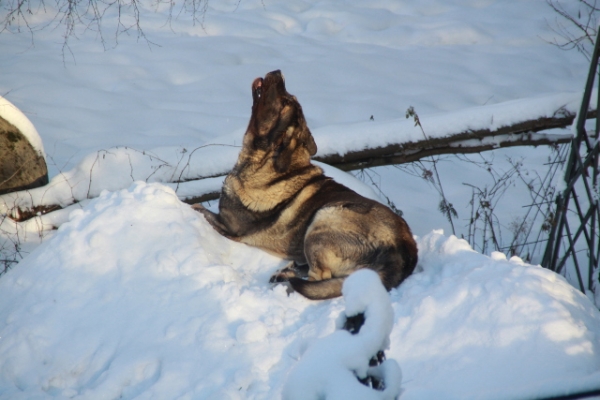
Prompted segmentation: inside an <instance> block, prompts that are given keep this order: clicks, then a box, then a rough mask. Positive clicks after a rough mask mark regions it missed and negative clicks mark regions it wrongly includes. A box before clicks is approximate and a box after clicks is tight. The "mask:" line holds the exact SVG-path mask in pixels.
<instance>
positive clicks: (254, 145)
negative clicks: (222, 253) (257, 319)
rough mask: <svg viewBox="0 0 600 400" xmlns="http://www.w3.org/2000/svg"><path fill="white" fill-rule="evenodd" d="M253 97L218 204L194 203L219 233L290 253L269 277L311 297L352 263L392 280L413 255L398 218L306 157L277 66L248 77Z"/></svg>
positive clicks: (389, 284) (301, 129)
mask: <svg viewBox="0 0 600 400" xmlns="http://www.w3.org/2000/svg"><path fill="white" fill-rule="evenodd" d="M252 98H253V105H252V116H251V117H250V123H249V124H248V129H247V131H246V134H245V135H244V141H243V146H242V150H241V152H240V155H239V158H238V161H237V163H236V165H235V167H234V168H233V170H232V171H231V173H230V174H229V175H228V176H227V178H226V179H225V183H224V185H223V188H222V192H221V199H220V202H219V214H215V213H213V212H211V211H208V210H206V209H205V208H204V207H203V206H202V205H200V204H196V205H194V208H195V209H196V210H198V211H200V212H202V213H203V214H204V216H205V217H206V219H207V220H208V222H210V224H211V225H212V226H213V227H214V228H215V229H216V230H217V231H218V232H219V233H221V234H222V235H224V236H226V237H228V238H230V239H232V240H235V241H238V242H242V243H246V244H248V245H250V246H256V247H259V248H261V249H264V250H266V251H268V252H269V253H272V254H275V255H277V256H279V257H282V258H285V259H288V260H291V261H292V262H291V263H290V264H289V265H288V266H287V267H286V268H284V269H282V270H280V271H278V272H277V273H276V274H275V275H273V277H272V278H271V282H283V281H289V283H290V284H291V286H292V287H293V289H294V290H296V291H298V292H299V293H301V294H302V295H304V296H306V297H308V298H310V299H328V298H332V297H337V296H340V295H341V289H342V283H343V281H344V279H345V278H346V277H347V276H348V275H350V274H351V273H352V272H354V271H356V270H358V269H360V268H370V269H373V270H374V271H376V272H377V273H378V274H379V276H380V277H381V281H382V282H383V284H384V286H385V287H386V289H387V290H390V289H392V288H393V287H396V286H398V285H399V284H400V283H401V282H402V281H403V280H404V279H405V278H406V277H407V276H409V275H410V274H411V273H412V272H413V270H414V268H415V265H416V263H417V246H416V243H415V241H414V239H413V237H412V234H411V232H410V229H409V227H408V225H407V224H406V222H405V221H404V219H402V218H401V217H399V216H398V215H396V214H394V213H393V212H392V211H391V210H390V209H389V208H387V207H385V206H383V205H382V204H380V203H378V202H375V201H373V200H370V199H366V198H364V197H362V196H360V195H359V194H357V193H355V192H354V191H352V190H350V189H348V188H347V187H345V186H342V185H340V184H338V183H336V182H335V181H334V180H333V179H331V178H329V177H327V176H325V175H324V174H323V170H322V169H321V168H319V167H317V166H315V165H313V164H311V162H310V157H311V156H312V155H314V154H315V153H316V152H317V146H316V144H315V141H314V139H313V137H312V135H311V132H310V130H309V129H308V127H307V125H306V121H305V119H304V114H303V113H302V107H301V106H300V103H298V100H297V99H296V97H295V96H292V95H290V94H289V93H288V92H287V91H286V89H285V82H284V79H283V76H282V74H281V73H280V71H273V72H270V73H268V74H267V75H266V76H265V78H264V79H263V78H257V79H255V80H254V82H253V83H252ZM304 278H307V279H304Z"/></svg>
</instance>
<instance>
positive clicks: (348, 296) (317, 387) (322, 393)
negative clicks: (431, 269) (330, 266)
mask: <svg viewBox="0 0 600 400" xmlns="http://www.w3.org/2000/svg"><path fill="white" fill-rule="evenodd" d="M342 293H343V296H344V300H345V302H346V310H345V311H344V312H343V313H342V314H341V315H340V316H339V318H338V320H337V328H338V330H336V331H335V332H334V333H332V334H331V335H329V336H327V337H324V338H322V339H319V340H318V341H316V342H315V343H314V344H313V345H312V346H311V347H309V348H308V350H307V351H306V352H305V353H304V355H303V356H302V358H301V360H300V361H299V362H298V364H296V366H295V367H294V368H293V370H292V371H291V372H290V374H289V375H288V379H287V382H286V384H285V386H284V389H283V398H284V399H286V400H301V399H302V400H317V399H327V400H337V399H339V400H341V399H344V400H349V399H356V400H359V399H360V400H369V399H374V400H375V399H390V400H391V399H395V398H397V397H398V396H399V394H400V383H401V381H402V373H401V370H400V367H399V366H398V363H397V362H396V361H395V360H383V361H382V362H381V363H380V364H379V365H376V366H370V365H369V364H370V361H371V360H372V358H373V357H374V356H375V357H376V358H377V355H378V354H379V355H381V352H382V351H383V350H384V349H386V348H388V347H389V336H390V333H391V331H392V327H393V317H394V312H393V309H392V304H391V300H390V296H389V294H388V293H387V291H386V290H385V288H384V287H383V285H382V284H381V280H380V279H379V276H378V275H377V274H376V273H375V272H373V271H371V270H367V269H363V270H359V271H357V272H355V273H353V274H352V275H351V276H350V277H349V278H348V279H346V281H345V282H344V286H343V289H342ZM360 315H363V316H364V319H363V318H361V317H360ZM363 320H364V322H363V323H362V326H359V325H361V324H360V323H358V324H356V321H360V322H362V321H363ZM349 321H351V322H350V323H349ZM361 382H362V383H361ZM366 382H377V383H378V385H377V386H379V389H380V390H376V388H372V387H370V385H366V384H365V383H366ZM373 386H376V385H373Z"/></svg>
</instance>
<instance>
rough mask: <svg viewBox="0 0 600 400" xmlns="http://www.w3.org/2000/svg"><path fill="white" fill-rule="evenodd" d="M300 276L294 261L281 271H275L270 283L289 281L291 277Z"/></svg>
mask: <svg viewBox="0 0 600 400" xmlns="http://www.w3.org/2000/svg"><path fill="white" fill-rule="evenodd" d="M297 276H298V271H297V270H296V268H295V264H294V262H293V261H292V262H291V263H289V264H288V265H286V266H285V267H283V268H281V269H280V270H279V271H277V272H275V273H274V274H273V275H272V276H271V279H269V283H281V282H287V281H289V280H290V278H295V277H297Z"/></svg>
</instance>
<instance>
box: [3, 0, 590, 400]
mask: <svg viewBox="0 0 600 400" xmlns="http://www.w3.org/2000/svg"><path fill="white" fill-rule="evenodd" d="M46 6H47V7H49V9H50V10H51V7H52V5H50V4H47V5H46ZM143 11H144V13H143V19H142V27H143V29H144V32H145V34H146V37H147V39H148V41H149V42H147V41H145V40H144V39H138V38H137V36H136V34H135V32H130V34H129V35H128V34H122V35H120V36H118V45H116V43H115V37H114V28H115V27H114V26H111V25H110V23H108V21H109V18H110V16H111V13H114V10H113V11H111V12H109V13H108V14H107V15H106V17H105V19H106V21H107V25H106V26H105V28H104V31H103V38H104V45H103V44H102V41H101V40H100V37H99V35H98V33H97V32H94V31H93V30H88V31H83V30H81V31H78V32H77V39H75V38H71V39H70V40H69V42H68V43H69V47H68V48H67V49H64V48H63V36H62V35H63V31H62V28H61V27H58V28H53V26H54V25H52V22H51V15H46V16H44V15H43V14H38V15H37V16H36V17H35V18H34V22H35V23H36V24H37V26H44V24H47V23H50V26H49V27H47V28H46V29H44V30H41V31H37V32H35V33H34V35H33V37H32V36H31V35H30V34H29V33H28V32H26V31H24V32H21V33H18V32H16V31H14V30H13V31H5V32H3V33H2V34H0V46H1V47H0V48H2V50H3V56H2V57H1V58H0V71H2V73H1V74H0V96H2V97H5V98H6V99H8V100H9V101H10V102H12V103H13V104H14V105H16V106H17V107H18V108H19V109H20V110H21V111H23V112H24V114H25V115H26V116H27V117H28V118H29V119H30V120H31V122H33V125H34V126H35V127H36V129H37V131H38V132H39V135H40V136H41V138H42V141H43V146H44V148H45V151H46V155H47V161H48V163H49V171H50V177H51V179H54V180H53V183H54V184H56V185H58V182H59V181H60V179H63V178H64V177H65V176H68V177H69V179H70V180H69V182H71V185H70V186H69V189H68V190H67V189H60V190H57V191H56V193H53V194H52V196H54V198H53V200H54V199H58V200H59V201H62V200H64V201H65V203H68V202H69V201H72V199H73V198H74V197H77V196H75V194H76V193H73V192H77V191H80V192H81V196H82V197H87V196H88V194H89V195H90V196H99V197H98V198H96V199H95V200H92V201H84V202H81V203H79V204H78V205H76V206H74V207H71V208H70V209H67V210H65V211H61V212H58V213H51V214H49V215H48V216H47V218H46V219H45V220H43V221H41V220H39V219H38V220H36V219H34V220H31V221H30V222H28V223H26V224H23V225H21V226H18V227H16V226H14V224H12V225H10V226H9V225H7V224H6V223H5V222H6V220H5V221H4V222H3V225H2V229H3V230H4V231H5V232H9V233H11V232H12V233H13V234H14V233H15V232H17V233H19V235H20V236H19V237H20V240H22V244H23V253H22V254H23V255H24V256H26V257H25V259H24V260H22V261H21V262H20V263H19V264H17V265H15V266H14V267H13V268H12V269H11V270H10V271H9V272H8V273H6V274H5V275H3V276H0V398H3V399H4V398H6V399H18V398H23V399H31V398H47V397H58V398H119V397H121V398H134V397H137V396H139V398H182V399H185V398H201V399H205V398H206V399H208V398H213V399H227V398H229V399H246V398H248V399H250V398H255V399H271V398H278V397H279V396H281V394H282V390H283V387H284V384H285V382H286V380H287V379H288V376H291V375H289V374H290V371H293V370H294V368H295V366H296V365H297V364H298V363H299V360H301V359H302V355H303V354H304V352H305V351H306V350H307V349H310V348H311V345H313V344H315V343H318V340H319V339H320V338H324V337H329V335H331V334H333V333H334V331H335V327H336V320H337V319H338V316H339V315H340V314H341V313H342V312H343V310H344V309H345V301H344V300H343V299H336V300H333V301H326V302H311V301H308V300H306V299H303V298H301V297H300V296H298V295H295V294H292V295H290V296H288V295H287V294H286V292H285V290H284V288H283V287H275V288H272V287H271V286H270V285H269V284H268V283H267V282H268V278H269V276H270V275H271V274H272V273H273V272H274V271H275V270H276V269H277V268H279V267H281V266H282V261H281V260H278V259H275V258H273V257H271V256H269V255H267V254H264V253H263V252H261V251H258V250H256V249H251V248H248V247H246V246H244V245H239V244H235V243H232V242H230V241H228V240H226V239H224V238H221V237H219V236H218V235H216V234H215V233H214V232H213V231H212V229H211V228H210V226H209V225H208V224H207V223H206V222H205V221H204V220H203V218H202V217H200V216H199V215H198V214H197V213H195V212H193V211H192V210H191V209H190V208H189V206H187V205H186V204H183V203H181V202H180V201H179V200H178V196H179V197H181V196H182V192H181V190H183V189H185V190H188V189H189V190H190V191H192V192H193V191H194V190H203V189H199V188H197V187H196V188H182V187H179V186H178V185H170V187H168V186H165V185H161V184H158V183H150V184H148V183H143V182H136V183H133V184H132V181H134V180H139V179H142V180H146V179H147V178H148V177H149V176H150V175H152V177H161V179H162V180H168V179H169V177H173V176H175V177H177V176H179V174H181V173H192V172H194V173H204V174H205V176H206V175H211V174H212V173H215V172H219V170H220V169H222V168H223V166H224V167H227V165H229V166H231V165H232V164H233V162H234V160H235V155H236V154H237V152H238V151H239V148H237V147H235V146H238V145H239V144H240V143H241V137H242V134H243V132H244V130H245V127H246V124H247V121H248V118H249V112H250V105H251V96H250V84H251V82H252V80H253V79H254V78H255V77H257V76H264V74H265V73H266V72H268V71H271V70H274V69H281V70H282V71H283V73H284V74H285V76H286V84H287V88H288V91H289V92H290V93H292V94H294V95H296V96H297V97H298V99H299V101H300V102H301V104H302V106H303V109H304V112H305V115H306V117H307V121H308V124H309V127H310V128H311V130H312V131H313V133H314V135H315V139H316V142H317V145H321V150H322V151H323V149H325V148H327V146H329V147H331V143H334V144H336V143H335V140H336V139H335V138H336V137H337V143H338V144H339V146H340V147H342V146H346V145H347V143H348V140H349V138H353V139H356V138H357V137H359V136H360V135H365V136H367V138H369V137H370V134H369V133H364V132H365V131H366V130H367V128H366V127H367V126H368V124H371V123H372V124H375V125H374V126H377V127H379V128H378V132H384V131H385V132H384V133H385V134H391V133H390V132H392V133H393V130H394V129H393V128H394V126H396V125H397V126H398V127H401V126H402V125H403V124H406V123H407V121H406V120H405V118H404V115H405V111H406V109H407V108H408V107H409V106H414V107H415V110H416V111H417V112H418V113H419V116H420V119H421V122H422V124H423V126H424V128H425V130H426V131H427V130H428V129H429V128H428V122H431V123H432V125H430V127H431V129H434V128H433V126H434V125H433V122H434V121H436V118H437V120H438V121H439V118H440V117H439V116H440V115H446V116H454V117H449V119H450V120H453V121H456V120H457V119H458V118H459V117H457V116H461V115H462V116H464V115H469V116H473V115H476V114H477V112H476V111H474V110H477V109H478V108H477V107H480V106H484V105H485V106H486V107H487V106H490V107H492V106H495V105H498V107H502V104H505V102H509V101H515V102H516V103H512V104H518V105H519V107H520V108H523V109H526V108H527V104H530V100H528V99H540V98H551V99H559V100H560V101H563V102H564V103H565V104H567V103H569V104H572V103H573V102H576V99H577V98H578V96H579V93H580V92H581V90H582V89H583V83H584V80H585V77H586V74H587V60H586V59H585V58H584V57H583V56H582V55H581V54H579V53H577V52H564V51H561V50H559V49H557V48H556V47H555V46H552V45H550V44H549V43H548V42H550V41H552V40H553V38H554V37H556V34H555V33H554V32H553V30H552V26H553V24H554V23H555V18H556V14H555V13H554V12H553V11H552V10H551V9H550V7H549V6H548V5H547V4H546V3H545V2H544V1H539V0H532V1H528V0H520V1H506V0H505V1H494V0H451V1H441V0H428V1H419V2H416V1H413V2H409V1H391V0H380V1H373V2H368V3H366V4H357V3H356V2H352V1H336V2H330V1H318V0H313V1H301V0H290V1H286V2H270V1H268V0H264V1H260V0H257V1H254V0H243V1H241V2H239V4H238V2H237V1H223V0H222V1H216V0H212V1H211V2H210V3H209V7H208V9H207V12H206V14H205V18H204V26H203V27H202V26H200V25H199V24H196V25H194V24H193V23H192V21H191V20H190V19H189V17H186V15H185V14H182V15H180V17H179V18H176V19H173V20H172V21H171V23H170V25H169V24H168V23H167V20H166V11H165V10H164V9H162V8H161V7H158V12H156V13H154V8H153V7H150V6H148V8H147V9H144V10H143ZM112 15H114V14H112ZM563 99H564V100H563ZM560 101H559V103H560ZM509 104H511V103H509ZM464 110H471V111H469V113H467V114H464ZM461 112H462V113H463V114H461ZM371 116H373V118H374V120H375V121H374V122H371V121H370V117H371ZM446 120H448V119H446ZM408 123H410V121H408ZM368 129H370V128H368ZM399 131H402V129H399ZM566 132H568V130H566ZM563 133H564V132H563ZM332 135H333V136H332ZM345 135H346V136H345ZM332 137H333V138H334V139H333V141H332ZM407 139H409V137H407ZM327 143H329V144H327ZM217 144H218V145H219V146H206V145H217ZM115 146H120V147H119V149H115V148H114V147H115ZM201 146H206V147H203V148H201V149H198V150H197V151H195V152H194V153H193V158H192V155H191V153H192V152H193V150H194V149H196V148H199V147H201ZM149 154H150V155H159V156H158V161H157V158H155V159H154V160H151V161H149V158H150V156H149ZM550 154H551V151H550V150H549V149H548V148H546V147H540V148H535V149H533V148H526V149H518V148H513V149H505V150H498V151H495V152H493V153H488V154H487V155H484V156H485V157H486V158H487V159H488V161H490V162H492V163H493V165H494V168H498V169H502V168H504V167H505V165H506V157H511V159H514V160H522V163H523V165H524V168H526V169H527V170H528V172H529V173H531V174H536V173H539V174H542V169H543V168H544V163H545V162H547V160H548V157H549V156H550ZM111 157H113V159H115V160H116V161H118V162H114V163H112V164H110V163H107V164H106V167H105V168H104V169H98V170H96V172H97V173H96V174H95V175H93V179H92V183H90V181H89V175H90V172H89V171H90V169H91V168H92V166H95V165H96V164H98V163H101V162H102V161H103V160H106V159H107V158H108V159H109V160H110V159H111ZM472 157H475V156H472ZM187 161H190V163H191V164H190V165H192V166H193V168H192V167H190V168H188V169H187V170H185V171H184V169H185V168H183V167H182V165H178V163H179V164H181V163H183V164H185V163H186V162H187ZM111 165H112V166H113V168H112V169H111V167H110V166H111ZM161 165H162V166H164V167H161ZM124 167H125V168H124ZM192 170H193V171H192ZM331 173H332V174H338V173H336V172H333V171H332V172H331ZM440 173H441V174H442V179H443V181H444V182H447V184H446V186H445V189H446V191H447V196H448V197H449V198H450V199H451V201H453V202H454V204H455V207H456V208H457V211H458V214H459V219H458V222H456V225H457V228H458V229H459V230H461V229H464V227H463V225H465V224H466V222H465V221H466V220H467V219H468V217H469V211H468V201H469V199H470V196H471V191H470V189H468V188H467V187H466V186H465V185H463V183H470V184H479V185H485V182H484V181H483V180H484V179H487V176H486V174H485V172H483V173H482V170H481V168H478V167H474V166H473V165H471V163H468V162H463V161H459V160H457V159H455V158H449V159H444V160H442V162H441V167H440ZM336 176H342V175H336ZM372 178H373V179H374V180H375V181H376V182H377V183H378V184H379V186H380V188H381V189H382V190H383V192H384V193H385V195H386V196H388V197H389V198H390V199H391V200H392V201H393V202H394V203H395V204H396V206H397V207H399V208H400V209H402V210H403V212H404V217H405V219H406V220H407V222H408V223H409V225H410V226H411V227H412V230H413V233H414V234H415V235H416V236H417V237H418V244H419V256H420V262H419V269H418V272H417V273H415V274H414V275H413V276H412V277H410V278H409V279H408V280H407V281H406V282H405V283H404V284H403V285H402V286H401V287H400V288H399V289H396V290H393V291H392V292H391V300H392V308H393V318H392V323H393V327H392V331H391V335H390V346H389V350H387V351H386V354H387V356H388V357H389V358H390V359H393V360H395V361H396V362H397V363H398V365H399V366H400V368H401V369H402V382H401V387H402V394H401V398H402V399H429V398H467V397H468V398H482V399H494V398H498V399H506V398H515V399H517V398H519V399H520V398H532V397H536V396H544V395H546V396H549V395H555V394H563V393H570V392H573V391H576V390H587V389H593V388H595V385H596V386H597V385H598V382H600V315H599V312H598V310H597V309H596V308H595V307H594V306H593V305H592V303H591V302H590V300H589V299H588V298H587V297H585V296H584V295H583V294H581V293H580V292H578V291H577V290H575V289H573V288H572V287H571V286H570V285H569V284H568V283H566V281H565V280H564V279H563V278H562V277H559V276H557V275H555V274H553V273H552V272H550V271H547V270H544V269H542V268H540V267H538V266H532V265H528V264H525V263H523V262H522V261H521V259H519V258H516V257H515V258H510V257H509V258H508V259H507V257H506V256H504V255H502V254H501V253H497V252H494V253H490V252H489V251H488V252H486V254H479V253H477V252H475V251H473V250H472V249H471V248H470V246H469V245H468V243H466V242H465V241H463V240H461V239H458V238H456V237H454V236H451V235H449V234H448V232H449V224H448V222H447V220H446V219H445V217H444V216H443V215H442V214H441V213H440V212H438V210H437V206H438V202H439V197H438V195H437V193H436V192H435V190H434V189H433V188H432V187H431V186H429V185H428V183H427V182H426V181H424V180H423V179H421V178H419V177H414V176H411V175H410V174H406V173H404V172H402V171H398V170H397V169H395V168H393V167H387V168H377V169H375V170H374V172H372ZM85 179H87V180H85ZM346 179H348V180H349V182H350V183H349V184H350V185H352V186H353V187H356V188H359V190H361V191H363V192H364V191H369V190H371V188H369V187H365V186H364V185H362V186H361V184H360V182H358V181H352V178H351V177H346ZM78 180H82V181H83V184H82V186H81V188H78V187H77V185H76V184H73V182H77V181H78ZM150 180H152V179H150ZM367 182H368V183H369V185H370V180H367ZM92 184H93V185H92ZM204 184H205V185H209V186H210V187H212V188H218V187H219V185H220V180H219V179H215V180H212V181H210V182H205V183H204ZM514 186H517V185H516V184H515V185H514ZM103 189H109V190H110V191H104V192H103V191H102V190H103ZM517 189H518V188H517ZM174 190H177V192H176V193H175V192H174ZM375 190H377V189H375ZM377 194H378V193H373V192H371V195H372V196H376V195H377ZM528 196H529V194H528V193H527V192H523V191H522V190H521V191H518V190H517V191H515V192H514V193H513V192H510V193H509V194H507V195H506V197H507V200H508V201H507V203H508V204H507V205H505V206H504V208H499V210H498V213H499V215H501V216H502V222H503V223H504V224H505V225H506V226H508V225H509V224H510V222H511V221H513V220H514V218H516V216H515V215H513V213H514V214H516V213H518V212H520V211H521V210H520V209H521V208H522V206H523V205H526V204H527V202H528V201H530V200H529V198H528ZM215 205H216V202H213V204H212V205H211V206H212V207H214V206H215ZM42 224H46V225H45V226H44V225H42ZM51 225H61V226H60V228H59V229H58V231H53V230H44V229H46V228H47V229H49V228H50V227H51ZM441 230H443V231H445V232H446V235H444V234H443V233H442V231H441ZM457 233H458V232H457ZM459 236H460V235H459ZM40 243H41V244H40ZM534 262H536V260H535V259H534ZM306 354H310V351H308V352H307V353H306Z"/></svg>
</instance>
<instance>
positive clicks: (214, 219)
mask: <svg viewBox="0 0 600 400" xmlns="http://www.w3.org/2000/svg"><path fill="white" fill-rule="evenodd" d="M192 208H193V209H194V210H196V211H198V212H199V213H201V214H202V215H204V218H205V219H206V220H207V221H208V223H209V224H210V225H211V226H212V227H213V228H214V230H215V231H217V232H219V233H220V234H221V235H223V236H225V237H226V238H228V239H231V240H235V241H238V239H237V238H236V237H235V236H234V235H232V234H231V232H229V229H227V227H226V226H225V224H223V222H221V218H219V214H215V213H214V212H212V211H210V210H208V209H206V208H205V207H204V206H203V205H202V204H200V203H196V204H193V205H192Z"/></svg>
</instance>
